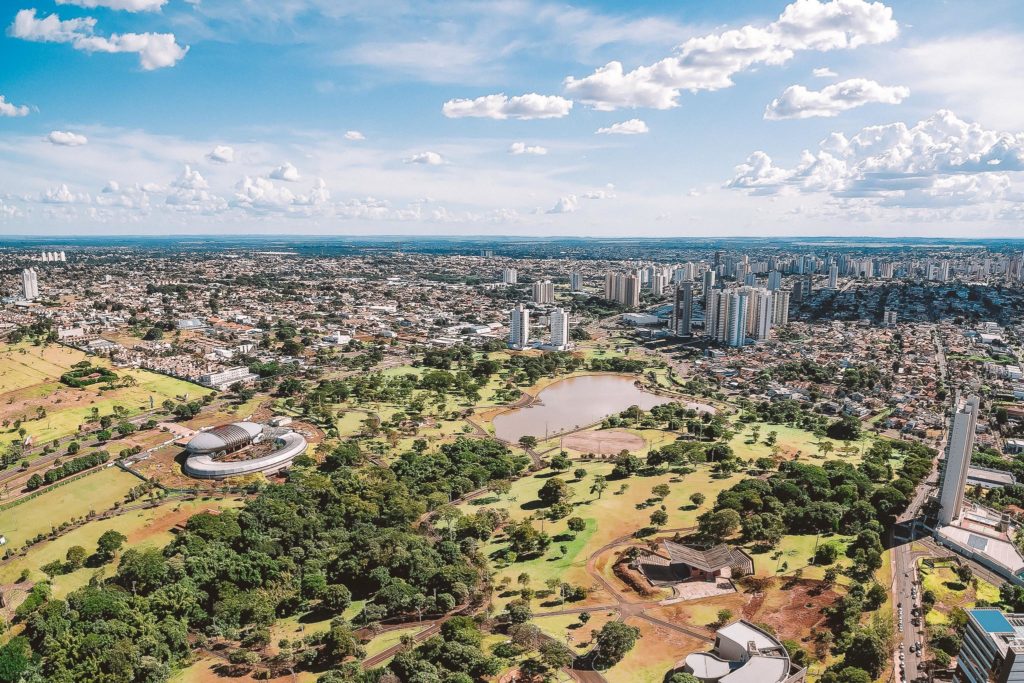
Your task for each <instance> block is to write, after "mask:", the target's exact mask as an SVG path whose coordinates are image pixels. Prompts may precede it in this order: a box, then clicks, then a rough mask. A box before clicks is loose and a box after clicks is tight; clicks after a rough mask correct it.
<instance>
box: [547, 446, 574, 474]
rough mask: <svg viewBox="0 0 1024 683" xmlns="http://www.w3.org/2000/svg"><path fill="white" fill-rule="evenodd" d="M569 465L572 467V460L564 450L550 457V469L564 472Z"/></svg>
mask: <svg viewBox="0 0 1024 683" xmlns="http://www.w3.org/2000/svg"><path fill="white" fill-rule="evenodd" d="M570 467H572V460H570V459H569V456H567V455H566V454H565V451H562V452H561V453H559V454H558V455H556V456H555V457H553V458H551V469H553V470H555V471H556V472H565V471H567V470H568V469H569V468H570Z"/></svg>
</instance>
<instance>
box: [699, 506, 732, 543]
mask: <svg viewBox="0 0 1024 683" xmlns="http://www.w3.org/2000/svg"><path fill="white" fill-rule="evenodd" d="M739 526H740V514H739V513H738V512H736V511H735V510H732V509H728V508H727V509H725V510H717V511H716V510H710V511H708V512H705V513H704V514H702V515H700V516H699V517H697V531H698V533H699V534H700V535H701V536H703V537H704V538H706V539H708V540H709V541H711V542H712V543H720V542H722V541H723V540H725V539H726V538H728V537H729V536H732V535H733V534H734V533H735V532H736V530H737V529H738V528H739Z"/></svg>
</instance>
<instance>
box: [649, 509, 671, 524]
mask: <svg viewBox="0 0 1024 683" xmlns="http://www.w3.org/2000/svg"><path fill="white" fill-rule="evenodd" d="M651 524H653V525H654V526H665V525H666V524H668V513H667V512H665V511H664V510H655V511H654V512H652V513H651Z"/></svg>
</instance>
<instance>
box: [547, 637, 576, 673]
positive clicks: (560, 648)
mask: <svg viewBox="0 0 1024 683" xmlns="http://www.w3.org/2000/svg"><path fill="white" fill-rule="evenodd" d="M540 658H541V661H543V662H544V663H545V664H547V665H548V666H550V667H551V668H552V669H561V668H562V667H566V666H569V665H570V664H572V662H573V660H574V659H576V655H574V654H573V652H572V650H570V649H569V648H567V647H566V646H565V645H562V644H561V643H559V642H556V641H554V640H548V641H546V642H545V643H544V644H543V645H541V646H540Z"/></svg>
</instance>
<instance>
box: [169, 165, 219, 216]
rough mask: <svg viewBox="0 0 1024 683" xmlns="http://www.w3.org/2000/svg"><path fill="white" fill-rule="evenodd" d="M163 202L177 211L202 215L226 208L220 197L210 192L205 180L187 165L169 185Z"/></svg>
mask: <svg viewBox="0 0 1024 683" xmlns="http://www.w3.org/2000/svg"><path fill="white" fill-rule="evenodd" d="M164 202H165V203H166V204H167V205H168V206H170V207H172V208H174V209H176V210H179V211H186V212H190V213H204V214H210V213H216V212H218V211H221V210H223V209H224V208H226V206H227V203H226V202H225V201H224V200H223V199H222V198H221V197H218V196H217V195H215V194H213V193H212V192H210V184H209V183H208V182H207V181H206V178H204V177H203V176H202V174H201V173H200V172H199V171H197V170H194V169H193V168H192V167H191V166H189V165H186V166H185V169H184V170H183V171H182V172H181V175H179V176H178V177H177V178H176V179H175V180H174V181H173V182H172V183H171V186H170V188H169V189H168V192H167V196H166V198H165V200H164Z"/></svg>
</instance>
